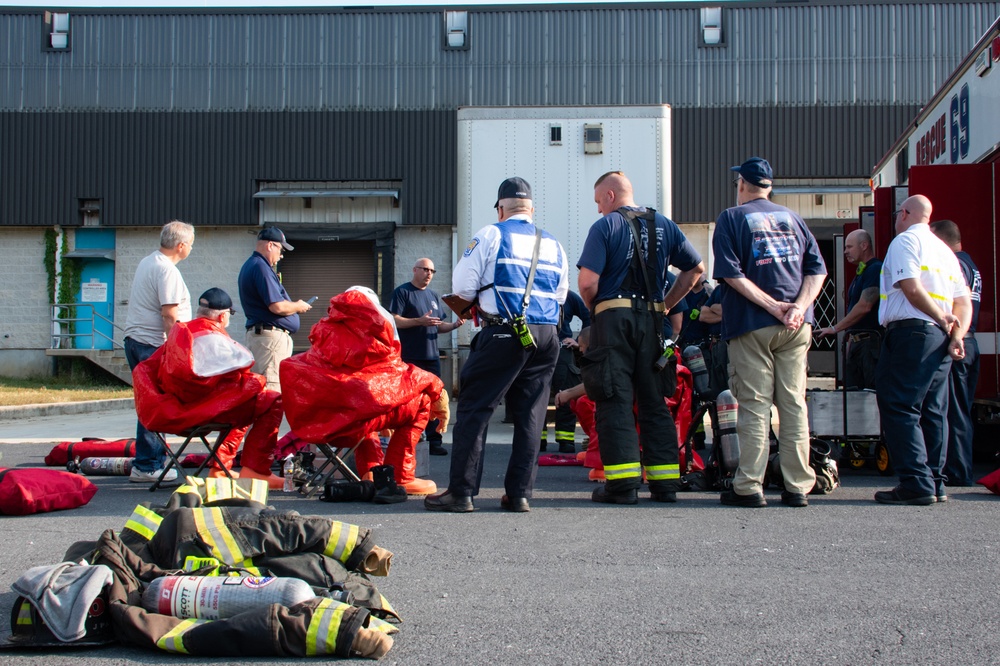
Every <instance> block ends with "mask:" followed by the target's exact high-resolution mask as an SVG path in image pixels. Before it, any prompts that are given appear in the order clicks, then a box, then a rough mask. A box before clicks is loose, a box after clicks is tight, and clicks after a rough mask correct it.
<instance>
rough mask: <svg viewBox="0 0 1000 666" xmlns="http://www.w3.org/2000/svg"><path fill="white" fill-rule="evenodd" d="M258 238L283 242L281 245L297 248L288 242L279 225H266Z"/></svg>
mask: <svg viewBox="0 0 1000 666" xmlns="http://www.w3.org/2000/svg"><path fill="white" fill-rule="evenodd" d="M257 240H266V241H274V242H275V243H281V247H283V248H285V249H286V250H294V249H295V248H294V247H292V246H291V245H289V244H288V241H286V240H285V234H283V233H281V229H279V228H278V227H264V228H263V229H261V230H260V233H259V234H257Z"/></svg>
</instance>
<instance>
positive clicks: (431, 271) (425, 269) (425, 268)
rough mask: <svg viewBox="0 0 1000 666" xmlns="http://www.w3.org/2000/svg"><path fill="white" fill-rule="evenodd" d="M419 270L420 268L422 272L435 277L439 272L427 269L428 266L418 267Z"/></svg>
mask: <svg viewBox="0 0 1000 666" xmlns="http://www.w3.org/2000/svg"><path fill="white" fill-rule="evenodd" d="M417 268H419V269H420V270H422V271H427V272H428V273H430V274H431V275H434V274H435V273H437V271H436V270H434V269H433V268H427V267H426V266H417Z"/></svg>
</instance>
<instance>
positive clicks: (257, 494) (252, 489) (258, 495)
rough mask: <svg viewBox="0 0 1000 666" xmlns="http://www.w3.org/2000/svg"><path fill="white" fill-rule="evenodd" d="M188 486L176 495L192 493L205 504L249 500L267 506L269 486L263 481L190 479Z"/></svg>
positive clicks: (182, 487)
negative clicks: (229, 500) (239, 499)
mask: <svg viewBox="0 0 1000 666" xmlns="http://www.w3.org/2000/svg"><path fill="white" fill-rule="evenodd" d="M188 482H189V483H187V484H185V485H183V486H179V487H178V488H177V489H176V490H175V491H174V492H175V493H181V494H184V493H192V494H195V495H198V496H199V497H201V498H202V500H203V501H204V502H206V503H207V502H215V501H218V500H224V499H230V498H242V499H249V500H252V501H254V502H259V503H260V504H267V497H268V485H267V481H264V480H262V479H227V478H222V477H219V478H207V479H202V478H200V477H188Z"/></svg>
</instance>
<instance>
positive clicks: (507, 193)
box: [493, 176, 531, 208]
mask: <svg viewBox="0 0 1000 666" xmlns="http://www.w3.org/2000/svg"><path fill="white" fill-rule="evenodd" d="M530 198H531V185H528V181H526V180H525V179H524V178H518V177H517V176H512V177H511V178H508V179H507V180H505V181H503V182H502V183H500V189H499V190H497V202H496V203H495V204H493V207H494V208H499V207H500V201H501V200H502V199H530Z"/></svg>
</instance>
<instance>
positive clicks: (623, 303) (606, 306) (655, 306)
mask: <svg viewBox="0 0 1000 666" xmlns="http://www.w3.org/2000/svg"><path fill="white" fill-rule="evenodd" d="M633 305H639V306H640V307H644V308H645V309H647V310H649V311H650V312H663V310H664V308H663V302H662V301H659V302H657V303H650V302H649V301H644V300H642V299H641V298H609V299H608V300H606V301H601V302H600V303H598V304H597V305H596V306H594V314H595V315H599V314H601V313H602V312H604V311H605V310H611V309H614V308H631V307H633Z"/></svg>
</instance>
